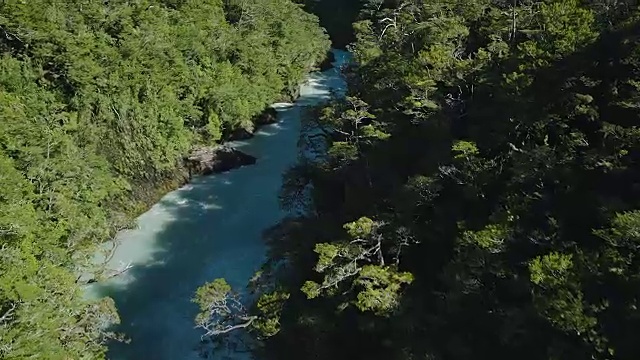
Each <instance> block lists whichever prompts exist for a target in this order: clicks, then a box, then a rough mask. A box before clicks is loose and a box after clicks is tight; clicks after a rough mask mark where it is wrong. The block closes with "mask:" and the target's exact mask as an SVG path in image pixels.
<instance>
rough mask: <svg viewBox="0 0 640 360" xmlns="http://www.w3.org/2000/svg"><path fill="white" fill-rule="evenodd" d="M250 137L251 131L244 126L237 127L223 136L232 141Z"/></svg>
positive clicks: (251, 135)
mask: <svg viewBox="0 0 640 360" xmlns="http://www.w3.org/2000/svg"><path fill="white" fill-rule="evenodd" d="M252 137H253V133H252V132H251V131H249V130H247V129H245V128H242V127H239V128H236V129H234V130H233V131H231V132H230V133H229V134H228V135H227V136H225V139H227V140H229V141H234V140H247V139H251V138H252Z"/></svg>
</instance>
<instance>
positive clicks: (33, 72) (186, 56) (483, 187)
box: [0, 0, 640, 360]
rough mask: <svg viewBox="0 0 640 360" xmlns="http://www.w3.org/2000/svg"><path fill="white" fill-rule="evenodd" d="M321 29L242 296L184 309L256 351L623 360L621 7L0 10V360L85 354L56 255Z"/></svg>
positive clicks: (629, 192) (546, 0) (321, 2)
mask: <svg viewBox="0 0 640 360" xmlns="http://www.w3.org/2000/svg"><path fill="white" fill-rule="evenodd" d="M312 13H315V14H316V15H313V14H312ZM322 27H325V28H326V31H325V30H323V28H322ZM329 39H331V40H332V41H333V44H334V46H336V47H344V46H347V48H348V49H349V50H350V51H351V53H352V55H353V61H352V63H351V64H350V65H349V66H348V67H347V68H346V69H344V70H343V71H344V76H345V77H346V79H347V81H348V87H349V89H348V94H347V96H346V97H345V98H336V99H334V100H333V101H331V102H330V103H329V104H327V105H326V106H322V107H317V108H309V109H307V112H308V116H307V117H306V120H305V124H304V129H305V131H303V132H302V134H301V138H300V144H302V145H303V146H304V147H305V150H308V151H309V152H312V153H314V154H317V156H301V157H300V160H299V162H298V163H297V164H296V165H295V166H293V167H292V168H291V169H290V170H289V171H288V172H287V173H286V174H285V177H284V185H283V188H282V192H281V194H280V200H281V205H282V207H283V208H284V209H288V210H290V214H291V215H290V216H288V217H287V218H285V219H283V220H282V221H281V222H280V223H279V224H277V225H275V226H274V227H272V228H270V229H268V230H267V231H266V232H265V234H264V241H265V242H266V244H267V246H268V259H267V261H266V262H265V264H264V265H263V266H262V268H261V270H260V271H259V272H258V273H257V274H256V276H255V278H254V280H253V281H252V283H251V284H250V286H251V290H252V291H253V292H254V294H255V295H256V296H255V301H254V302H253V303H251V304H247V305H246V306H244V305H243V306H239V305H238V304H239V302H238V297H237V295H236V294H237V293H239V292H241V289H232V288H231V287H230V286H229V285H228V284H227V283H226V282H225V280H223V279H215V280H214V279H212V280H213V281H212V282H211V283H208V284H206V285H204V286H203V287H201V288H200V289H199V290H198V291H197V292H196V293H195V294H194V302H195V303H197V304H198V305H199V306H200V307H201V309H202V313H201V314H199V315H198V317H197V318H196V319H195V321H196V323H195V325H196V326H199V327H202V328H204V329H206V331H207V335H208V336H211V337H212V338H213V339H214V340H215V341H218V340H220V341H230V342H233V341H236V340H237V337H234V336H233V335H232V334H233V333H235V332H237V331H248V332H249V333H250V334H251V335H252V336H253V338H254V339H255V340H256V341H255V342H252V343H251V344H252V351H253V354H254V357H255V358H256V359H265V360H266V359H268V360H271V359H272V360H289V359H290V360H301V359H316V360H342V359H344V360H347V359H348V360H353V359H369V360H370V359H381V360H383V359H384V360H418V359H422V360H469V359H505V360H506V359H523V360H534V359H535V360H538V359H548V360H560V359H596V360H635V359H637V358H638V355H639V354H640V343H639V342H638V341H637V338H636V336H637V334H638V333H640V309H638V307H639V306H640V304H639V301H640V118H639V117H640V8H639V7H638V4H637V3H636V2H635V1H633V0H342V1H339V0H308V1H297V2H295V3H294V2H292V1H290V0H197V1H196V0H133V1H124V0H114V1H91V0H80V1H70V0H57V1H53V0H30V1H21V0H4V1H2V2H0V52H1V56H2V58H1V59H0V117H1V119H0V359H34V358H35V359H53V360H56V359H60V360H63V359H64V360H67V359H104V358H106V350H107V347H106V344H107V343H108V341H112V340H114V339H115V340H117V339H119V338H120V337H121V335H120V334H114V333H112V332H110V331H109V328H108V327H106V326H105V325H106V324H111V323H116V322H117V321H118V315H117V309H116V308H115V304H114V303H113V301H112V300H110V299H108V298H106V299H102V300H100V301H89V300H86V299H85V298H84V297H83V295H82V287H81V284H79V283H78V277H77V273H78V271H79V270H80V269H81V268H83V267H86V266H88V264H89V263H90V259H91V256H92V254H93V253H94V252H95V249H96V247H97V246H98V245H99V244H101V243H102V242H104V241H105V240H107V239H109V238H111V237H113V236H114V235H115V234H116V233H117V231H118V230H120V229H123V228H127V227H128V226H130V225H131V222H132V220H133V219H134V218H135V216H136V215H138V214H139V213H140V212H141V211H142V210H143V209H145V208H146V207H147V206H149V204H150V203H152V202H154V201H155V200H157V196H158V195H159V193H162V192H164V191H166V190H168V189H171V188H173V187H175V185H176V184H175V181H176V180H175V175H176V174H175V171H176V166H177V164H178V163H179V161H180V159H181V158H182V157H183V156H184V155H185V154H186V153H187V152H188V151H189V150H190V149H192V148H194V147H195V146H198V145H203V144H216V143H220V142H222V141H224V140H226V139H228V138H229V137H230V136H231V134H232V133H233V132H234V131H235V130H237V129H246V130H251V129H252V128H253V127H254V119H255V117H256V116H257V115H258V114H259V113H260V112H261V111H263V109H264V108H265V107H266V106H267V105H269V104H270V103H272V102H274V101H279V100H282V99H285V98H290V97H292V96H294V95H295V89H296V88H297V86H298V84H299V83H300V81H301V80H302V79H303V77H304V76H305V75H306V74H307V73H308V72H309V71H310V70H311V69H312V68H313V67H314V65H316V64H318V63H320V62H321V61H322V60H323V59H324V58H325V56H326V51H327V49H328V48H329V46H330V40H329Z"/></svg>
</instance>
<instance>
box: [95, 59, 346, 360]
mask: <svg viewBox="0 0 640 360" xmlns="http://www.w3.org/2000/svg"><path fill="white" fill-rule="evenodd" d="M330 71H331V70H330ZM311 78H312V81H311V84H307V85H306V87H304V88H303V91H302V94H301V98H300V100H298V101H297V102H296V104H311V103H317V102H319V101H322V100H325V99H326V98H327V97H328V93H329V90H331V89H335V88H336V87H342V86H343V85H342V82H341V80H340V78H339V77H338V76H337V72H335V71H331V72H329V73H324V74H322V75H320V74H317V75H316V74H314V75H312V77H311ZM310 85H311V86H313V88H312V89H311V88H309V86H310ZM311 90H312V91H311ZM302 109H303V108H302V107H301V106H284V105H278V112H279V120H280V121H279V123H277V124H273V125H268V126H265V127H263V128H261V129H260V130H259V131H258V132H257V133H256V136H255V137H254V138H253V139H251V140H249V141H244V142H236V143H233V144H232V145H233V146H235V147H238V148H241V149H242V151H244V152H246V153H248V154H252V155H254V156H257V158H258V161H257V163H256V164H255V165H252V166H247V167H243V168H240V169H236V170H233V171H230V172H227V173H222V174H217V175H215V176H209V177H200V178H196V179H194V180H193V181H192V182H191V183H190V184H188V185H186V186H184V187H183V188H181V189H179V190H177V191H174V192H172V193H170V194H168V195H167V196H165V197H164V198H163V199H162V200H161V201H160V202H159V203H157V204H156V205H154V206H153V207H152V208H151V209H150V210H149V211H148V212H147V213H145V214H143V215H142V216H141V217H140V218H139V219H138V223H139V228H138V229H134V230H130V231H125V232H124V233H122V234H121V235H120V238H121V240H122V244H121V245H120V247H119V248H118V250H117V252H116V254H115V256H114V258H113V259H112V261H111V263H114V264H117V263H118V262H120V261H121V262H124V263H128V262H130V261H131V262H132V264H133V267H132V268H131V269H130V270H129V271H127V272H126V273H125V274H123V275H122V276H120V277H117V278H113V279H111V280H110V281H107V282H106V283H102V284H95V286H94V288H93V290H94V291H95V292H97V293H98V294H100V295H101V296H109V297H111V298H113V299H114V300H115V302H116V305H117V308H118V311H119V313H120V317H121V319H122V323H121V324H120V325H119V326H118V327H117V328H116V329H115V330H116V331H118V332H121V333H124V334H125V335H126V336H127V337H129V338H130V339H131V343H130V344H122V343H116V344H112V346H111V347H110V354H109V358H110V359H113V360H125V359H126V360H137V359H149V360H161V359H167V360H182V359H197V358H198V351H197V348H198V345H199V340H200V335H201V332H200V331H199V330H197V329H194V321H193V319H194V317H195V315H196V313H197V307H196V306H195V304H193V303H191V301H190V299H191V298H192V296H193V294H194V292H195V291H196V289H197V288H198V287H199V286H201V285H203V284H204V283H205V282H207V281H211V280H213V279H215V278H220V277H223V278H225V279H226V280H227V282H228V283H229V284H230V285H231V286H232V287H234V288H235V289H239V290H241V289H244V288H245V286H246V284H247V282H248V280H249V278H250V277H251V276H252V275H253V274H254V272H255V271H256V270H257V269H258V268H259V267H260V266H261V264H262V263H263V261H264V255H265V245H264V243H263V241H262V232H263V231H264V230H265V229H267V228H269V227H271V226H273V225H275V224H276V223H277V222H278V221H279V220H280V219H281V218H282V216H283V215H284V214H283V213H282V211H281V210H280V208H279V204H278V193H279V191H280V187H281V181H282V174H283V172H284V171H285V170H287V169H288V168H289V167H290V166H291V165H292V164H293V163H294V162H295V161H296V158H297V156H298V151H297V146H296V144H297V142H298V137H299V132H300V119H299V117H300V114H301V112H302ZM111 266H114V267H115V266H117V265H111ZM228 355H229V356H230V358H234V359H244V358H248V354H242V353H238V352H233V351H231V352H230V353H229V354H228ZM221 356H225V355H221ZM216 357H218V354H216Z"/></svg>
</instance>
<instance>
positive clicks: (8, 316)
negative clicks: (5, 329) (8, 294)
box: [0, 303, 18, 325]
mask: <svg viewBox="0 0 640 360" xmlns="http://www.w3.org/2000/svg"><path fill="white" fill-rule="evenodd" d="M17 307H18V304H17V303H11V307H10V308H9V310H7V311H5V313H4V315H2V316H1V317H0V325H2V324H3V323H5V322H7V321H10V320H11V319H12V318H13V312H14V311H15V310H16V308H17Z"/></svg>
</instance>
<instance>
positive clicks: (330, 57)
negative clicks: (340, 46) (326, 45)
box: [318, 51, 336, 71]
mask: <svg viewBox="0 0 640 360" xmlns="http://www.w3.org/2000/svg"><path fill="white" fill-rule="evenodd" d="M335 61H336V56H335V55H334V54H333V52H331V51H328V52H327V56H326V57H325V58H324V60H322V62H321V63H320V64H319V65H318V67H319V68H320V71H327V70H329V69H331V68H333V62H335Z"/></svg>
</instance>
